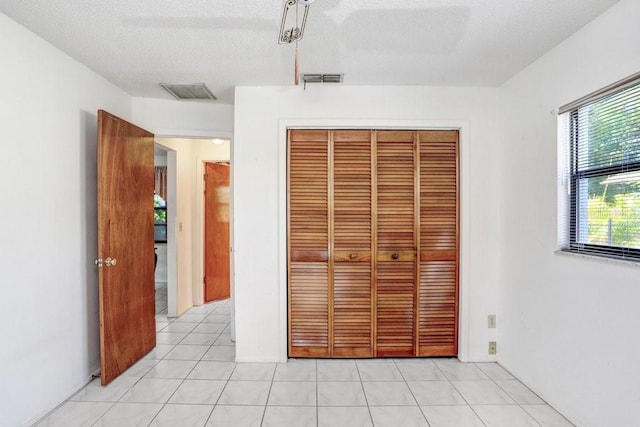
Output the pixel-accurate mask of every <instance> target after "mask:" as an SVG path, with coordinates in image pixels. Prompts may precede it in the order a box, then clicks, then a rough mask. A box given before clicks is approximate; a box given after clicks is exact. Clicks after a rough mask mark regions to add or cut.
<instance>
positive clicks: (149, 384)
mask: <svg viewBox="0 0 640 427" xmlns="http://www.w3.org/2000/svg"><path fill="white" fill-rule="evenodd" d="M229 309H230V306H229V300H225V301H221V302H214V303H210V304H206V305H203V306H199V307H194V308H192V309H191V310H189V311H188V312H187V313H186V314H184V315H182V316H180V317H179V318H176V319H172V318H168V317H167V316H166V314H158V315H157V316H156V319H157V330H158V331H159V332H158V340H157V341H158V345H157V347H156V348H155V349H154V350H153V351H152V352H151V353H150V354H148V355H147V356H146V357H145V358H144V359H143V360H141V361H140V362H138V363H137V364H135V365H134V366H133V367H131V368H130V369H129V370H127V371H126V372H125V373H124V374H123V375H122V376H120V377H119V378H117V379H116V380H115V381H113V383H111V384H109V385H108V386H107V387H102V386H100V380H99V379H95V380H94V381H93V382H91V383H90V384H89V385H87V386H86V387H85V388H83V389H82V390H81V391H79V392H78V393H77V394H75V395H74V396H73V397H71V398H70V399H69V400H68V401H66V402H64V403H63V404H62V405H61V406H60V407H59V408H58V409H57V410H56V411H54V412H53V413H52V414H50V415H49V416H48V417H47V418H45V419H44V420H42V421H41V422H40V423H39V424H37V426H38V427H45V426H46V427H54V426H55V427H57V426H62V427H74V426H117V427H126V426H157V427H159V426H167V427H190V426H193V427H203V426H209V427H210V426H230V427H231V426H233V427H244V426H263V427H267V426H282V427H298V426H300V427H307V426H309V427H313V426H318V427H340V426H344V427H351V426H358V427H359V426H372V425H375V426H380V427H386V426H389V427H396V426H431V427H466V426H469V427H475V426H498V427H519V426H527V427H530V426H549V427H551V426H554V427H556V426H557V427H563V426H571V425H572V424H571V423H569V422H568V421H567V420H566V419H565V418H563V417H562V416H561V415H559V414H558V413H557V412H556V411H554V410H553V409H552V408H551V407H550V406H548V405H547V404H545V402H544V401H543V400H542V399H540V398H539V397H538V396H536V395H535V394H534V393H533V392H531V391H530V390H529V389H527V388H526V387H525V386H524V385H523V384H522V383H520V381H518V380H517V379H515V378H514V377H513V376H511V375H510V374H509V373H508V372H507V371H505V370H504V369H503V368H501V367H500V366H499V365H498V364H496V363H460V362H458V361H457V360H455V359H377V360H357V361H356V360H313V359H312V360H300V359H298V360H291V361H289V363H286V364H276V363H235V362H234V360H235V345H234V343H233V342H232V341H231V336H230V333H229V323H230V321H229V318H230V314H229V313H230V311H229Z"/></svg>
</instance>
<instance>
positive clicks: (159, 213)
mask: <svg viewBox="0 0 640 427" xmlns="http://www.w3.org/2000/svg"><path fill="white" fill-rule="evenodd" d="M153 228H154V235H155V242H156V243H167V204H166V202H165V201H164V199H163V198H162V197H160V196H159V195H157V194H154V195H153Z"/></svg>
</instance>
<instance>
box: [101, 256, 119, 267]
mask: <svg viewBox="0 0 640 427" xmlns="http://www.w3.org/2000/svg"><path fill="white" fill-rule="evenodd" d="M116 263H117V261H116V259H115V258H111V257H108V258H107V259H105V260H104V265H106V266H107V267H112V266H115V265H116Z"/></svg>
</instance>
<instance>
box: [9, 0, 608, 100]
mask: <svg viewBox="0 0 640 427" xmlns="http://www.w3.org/2000/svg"><path fill="white" fill-rule="evenodd" d="M616 1H617V0H402V1H399V0H398V1H396V0H394V1H390V0H368V1H367V0H316V2H315V3H314V4H313V5H312V6H311V9H310V12H309V19H308V22H307V30H306V32H305V37H304V39H303V40H302V41H301V42H300V71H301V72H303V73H344V74H345V78H344V84H346V85H433V86H445V85H446V86H499V85H500V84H502V83H504V82H505V81H506V80H508V79H509V78H510V77H512V76H513V75H514V74H516V73H517V72H518V71H520V70H521V69H523V68H524V67H525V66H526V65H528V64H530V63H531V62H532V61H534V60H535V59H537V58H538V57H539V56H541V55H542V54H544V53H545V52H547V51H548V50H549V49H551V48H552V47H554V46H555V45H557V44H558V43H560V42H561V41H562V40H564V39H565V38H567V37H568V36H570V35H571V34H573V33H574V32H575V31H576V30H578V29H579V28H580V27H582V26H583V25H585V24H586V23H587V22H589V21H590V20H592V19H593V18H595V17H596V16H597V15H599V14H600V13H602V12H603V11H604V10H606V9H607V8H609V7H610V6H612V5H613V4H614V3H616ZM281 10H282V0H208V1H205V0H180V1H176V0H136V1H131V0H91V1H87V0H0V12H2V13H4V14H6V15H8V16H9V17H11V18H12V19H14V20H15V21H17V22H19V23H21V24H22V25H24V26H25V27H27V28H29V29H30V30H31V31H33V32H35V33H36V34H38V35H40V36H41V37H43V38H44V39H46V40H48V41H49V42H50V43H52V44H53V45H55V46H57V47H58V48H60V49H61V50H63V51H64V52H66V53H67V54H69V55H70V56H72V57H74V58H76V59H77V60H78V61H80V62H82V63H83V64H85V65H87V66H88V67H89V68H91V69H93V70H94V71H96V72H97V73H99V74H101V75H102V76H104V77H105V78H107V79H108V80H110V81H111V82H113V83H114V84H116V85H117V86H119V87H121V88H122V89H124V90H125V91H127V92H128V93H129V94H131V95H133V96H141V97H153V98H171V97H170V95H168V94H167V93H165V92H164V91H163V90H162V89H161V88H160V86H158V83H160V82H176V83H178V82H200V81H202V82H205V83H206V84H207V85H208V86H209V88H210V89H211V90H212V91H213V93H214V94H216V95H217V96H218V97H219V101H217V102H219V103H231V102H233V88H234V87H235V86H240V85H259V86H264V85H288V84H293V55H294V48H293V46H290V45H286V46H285V45H278V44H277V36H278V30H279V25H280V14H281Z"/></svg>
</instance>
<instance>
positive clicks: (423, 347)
mask: <svg viewBox="0 0 640 427" xmlns="http://www.w3.org/2000/svg"><path fill="white" fill-rule="evenodd" d="M418 138H419V143H420V275H419V277H420V283H419V287H420V290H419V300H420V306H419V350H418V355H419V356H454V355H457V353H458V342H457V339H458V329H457V328H458V326H457V325H458V322H457V317H458V239H459V235H458V222H459V220H458V131H421V132H419V134H418Z"/></svg>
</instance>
